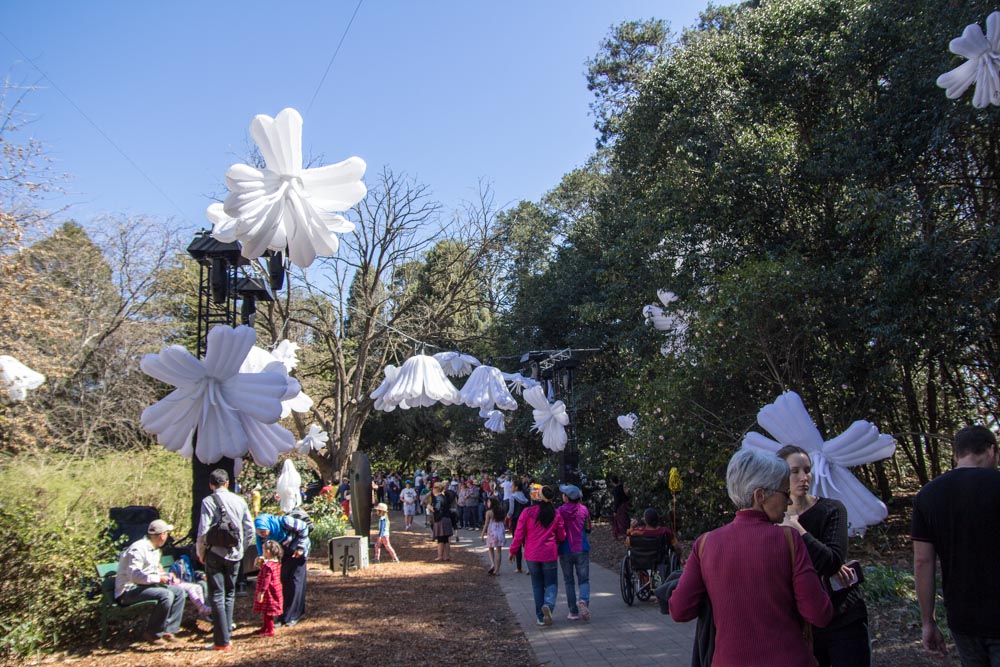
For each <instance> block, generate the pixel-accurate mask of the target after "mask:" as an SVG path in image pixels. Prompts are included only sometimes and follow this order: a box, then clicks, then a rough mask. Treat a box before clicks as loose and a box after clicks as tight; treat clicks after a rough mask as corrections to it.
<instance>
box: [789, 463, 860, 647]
mask: <svg viewBox="0 0 1000 667" xmlns="http://www.w3.org/2000/svg"><path fill="white" fill-rule="evenodd" d="M777 455H778V457H779V458H781V459H784V460H785V462H786V463H787V464H788V468H789V470H790V471H791V475H790V476H789V482H790V484H789V487H788V488H789V494H790V495H791V501H792V504H791V505H790V506H789V507H788V511H787V513H786V514H785V522H784V525H786V526H791V527H792V528H794V529H795V530H797V531H798V532H799V534H800V535H801V536H802V540H803V541H804V542H805V543H806V549H808V551H809V557H810V559H811V560H812V563H813V567H815V568H816V573H817V574H819V576H820V579H822V580H823V587H824V588H825V589H826V591H827V593H828V594H829V595H830V599H831V602H832V603H833V620H832V621H830V624H829V625H827V626H826V627H825V628H813V655H815V656H816V660H817V661H818V662H819V665H820V667H842V666H845V667H846V666H850V667H867V665H870V664H871V657H872V655H871V642H870V639H869V636H868V609H867V607H866V606H865V600H864V597H863V596H862V595H861V589H860V588H859V587H857V586H849V587H847V588H844V589H842V590H839V591H834V590H833V588H832V585H836V586H838V588H839V587H840V586H841V585H842V584H844V583H847V582H850V581H852V580H853V581H855V582H856V581H857V577H858V576H860V574H861V573H860V572H853V571H852V570H851V569H850V568H848V567H846V566H845V565H844V561H845V560H846V556H847V508H846V507H844V503H842V502H840V501H839V500H835V499H833V498H819V497H817V496H814V495H812V494H810V493H809V487H810V486H811V485H812V479H813V475H812V460H811V459H810V458H809V454H807V453H806V451H805V450H804V449H802V448H801V447H796V446H795V445H788V446H786V447H782V448H781V449H779V450H778V452H777Z"/></svg>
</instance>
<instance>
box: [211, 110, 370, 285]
mask: <svg viewBox="0 0 1000 667" xmlns="http://www.w3.org/2000/svg"><path fill="white" fill-rule="evenodd" d="M250 136H251V137H253V140H254V142H255V143H256V144H257V146H258V147H259V148H260V152H261V155H262V156H263V158H264V163H265V168H264V169H263V170H260V169H255V168H254V167H251V166H249V165H245V164H235V165H233V166H232V167H230V168H229V170H228V171H227V172H226V184H227V185H228V186H229V190H230V194H229V196H228V197H226V200H225V202H224V203H223V210H222V213H223V214H224V215H226V216H229V217H230V218H233V219H234V220H235V222H233V223H230V222H228V221H226V220H224V219H222V218H221V217H220V216H219V210H218V207H217V206H216V205H213V206H210V207H209V210H208V212H207V213H208V216H209V219H210V220H212V222H213V224H214V225H215V227H216V229H217V230H218V231H219V233H220V234H221V236H220V237H217V238H219V240H223V239H228V238H233V239H235V240H238V241H240V242H241V243H242V244H243V256H244V257H247V258H251V259H252V258H254V257H260V256H261V255H263V254H264V252H265V251H266V250H267V249H269V248H270V249H271V250H278V251H284V250H285V249H286V247H287V250H288V257H289V259H291V261H292V263H293V264H296V265H297V266H300V267H302V268H305V267H307V266H309V265H310V264H312V263H313V260H314V259H316V256H317V255H322V256H330V255H333V254H335V253H336V252H337V248H338V246H339V241H338V239H337V233H345V232H350V231H353V230H354V223H352V222H350V221H348V220H347V219H345V218H344V217H343V216H340V215H337V214H335V213H334V211H346V210H347V209H349V208H351V207H352V206H354V205H355V204H357V203H358V202H359V201H361V200H362V199H364V197H365V195H366V194H367V190H366V189H365V185H364V183H362V182H361V177H362V176H364V173H365V162H364V160H362V159H361V158H359V157H351V158H348V159H346V160H344V161H343V162H338V163H337V164H331V165H327V166H325V167H319V168H316V169H303V168H302V116H300V115H299V112H298V111H296V110H295V109H284V110H283V111H281V113H279V114H278V115H277V116H276V117H274V118H271V117H270V116H265V115H259V116H256V117H255V118H254V119H253V121H252V122H251V123H250ZM213 233H214V232H213Z"/></svg>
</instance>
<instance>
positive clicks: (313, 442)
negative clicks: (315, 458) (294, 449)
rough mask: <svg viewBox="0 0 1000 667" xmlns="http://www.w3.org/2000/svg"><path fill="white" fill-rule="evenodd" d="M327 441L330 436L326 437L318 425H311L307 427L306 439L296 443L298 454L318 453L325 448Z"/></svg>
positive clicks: (325, 433)
mask: <svg viewBox="0 0 1000 667" xmlns="http://www.w3.org/2000/svg"><path fill="white" fill-rule="evenodd" d="M329 440H330V436H329V435H327V432H326V431H324V430H323V429H322V428H321V427H320V425H319V424H313V425H311V426H310V427H309V432H308V433H306V437H304V438H302V439H301V440H299V442H298V443H297V446H298V450H299V453H300V454H308V453H309V452H318V451H320V450H322V449H324V448H325V447H326V443H327V442H329Z"/></svg>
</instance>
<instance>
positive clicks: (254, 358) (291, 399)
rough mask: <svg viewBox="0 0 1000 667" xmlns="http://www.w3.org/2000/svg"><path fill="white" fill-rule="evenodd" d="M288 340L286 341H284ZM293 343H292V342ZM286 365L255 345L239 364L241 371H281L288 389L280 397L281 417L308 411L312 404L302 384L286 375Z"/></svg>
mask: <svg viewBox="0 0 1000 667" xmlns="http://www.w3.org/2000/svg"><path fill="white" fill-rule="evenodd" d="M284 342H286V343H287V342H288V341H284ZM292 344H293V345H294V343H292ZM289 370H290V369H289V367H288V365H287V364H286V363H285V362H283V361H281V360H280V359H276V358H275V357H274V355H273V354H272V353H271V352H268V351H267V350H265V349H263V348H259V347H257V346H256V345H255V346H254V347H252V348H250V351H249V352H248V353H247V358H246V359H244V360H243V363H242V364H241V365H240V372H241V373H260V372H263V371H270V372H274V373H281V374H282V375H284V376H285V380H286V382H287V383H288V391H286V392H285V395H284V396H283V397H282V399H281V418H282V419H284V418H285V417H287V416H288V415H290V414H292V412H293V411H295V412H309V409H310V408H311V407H312V406H313V400H312V399H311V398H309V396H308V395H307V394H306V393H305V392H304V391H302V386H301V385H300V384H299V381H298V380H296V379H295V378H293V377H291V376H289V375H288V371H289Z"/></svg>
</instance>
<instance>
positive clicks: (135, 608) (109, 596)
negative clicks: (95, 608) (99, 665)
mask: <svg viewBox="0 0 1000 667" xmlns="http://www.w3.org/2000/svg"><path fill="white" fill-rule="evenodd" d="M173 564H174V557H173V556H163V557H162V558H160V565H161V566H163V569H164V570H169V569H170V566H171V565H173ZM116 574H118V563H117V562H115V563H99V564H98V565H97V576H98V577H99V578H100V580H101V603H100V605H99V609H100V612H101V643H102V644H103V643H105V642H106V641H107V640H108V619H112V618H136V617H139V616H145V615H146V614H150V613H152V611H153V608H154V607H156V600H142V601H141V602H136V603H134V604H130V605H126V606H122V605H120V604H118V602H116V601H115V575H116Z"/></svg>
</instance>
